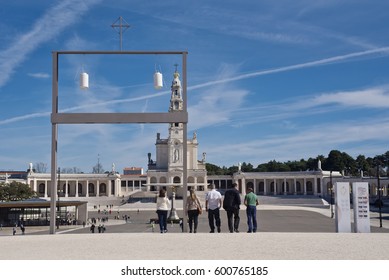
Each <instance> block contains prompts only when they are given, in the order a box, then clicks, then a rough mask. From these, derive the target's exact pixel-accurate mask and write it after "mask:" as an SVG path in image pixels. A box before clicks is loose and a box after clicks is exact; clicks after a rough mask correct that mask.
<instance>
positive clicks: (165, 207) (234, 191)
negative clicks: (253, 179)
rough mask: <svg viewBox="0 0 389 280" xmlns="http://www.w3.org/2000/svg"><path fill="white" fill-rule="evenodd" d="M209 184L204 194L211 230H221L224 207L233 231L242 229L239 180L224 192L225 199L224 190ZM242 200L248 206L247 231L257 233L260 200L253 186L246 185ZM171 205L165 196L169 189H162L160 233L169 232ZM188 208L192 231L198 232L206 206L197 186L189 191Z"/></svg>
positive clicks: (159, 209)
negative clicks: (202, 203) (199, 218)
mask: <svg viewBox="0 0 389 280" xmlns="http://www.w3.org/2000/svg"><path fill="white" fill-rule="evenodd" d="M208 188H209V189H210V191H209V192H207V193H206V195H205V211H206V212H207V213H208V223H209V228H210V233H214V232H215V231H217V232H221V218H220V209H221V208H223V209H224V210H225V211H226V213H227V223H228V230H229V231H230V232H231V233H234V232H239V224H240V216H239V211H240V205H241V204H242V202H241V197H240V193H239V190H238V185H237V184H236V183H234V184H232V186H231V188H229V189H228V190H227V191H226V192H225V194H224V199H223V197H222V195H221V193H220V192H219V191H217V190H216V189H215V185H214V184H211V185H210V186H209V187H208ZM243 203H244V205H245V206H246V215H247V226H248V231H247V232H248V233H254V232H256V231H257V229H258V224H257V216H256V212H257V205H258V204H259V201H258V197H257V195H256V194H255V193H254V192H253V189H252V188H250V187H249V188H248V189H247V194H246V195H245V197H244V202H243ZM169 209H170V201H169V199H168V198H167V196H166V190H164V189H161V190H160V191H159V195H158V197H157V214H158V221H159V227H160V232H161V233H166V232H167V214H168V211H169ZM186 210H187V214H188V225H189V232H190V233H196V232H197V227H198V217H199V215H200V214H202V212H203V209H202V205H201V203H200V200H199V199H198V197H197V195H196V193H195V191H194V190H190V191H189V196H188V197H187V200H186Z"/></svg>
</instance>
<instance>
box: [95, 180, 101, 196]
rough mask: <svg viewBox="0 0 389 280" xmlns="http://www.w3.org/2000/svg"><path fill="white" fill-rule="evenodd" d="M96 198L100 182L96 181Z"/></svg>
mask: <svg viewBox="0 0 389 280" xmlns="http://www.w3.org/2000/svg"><path fill="white" fill-rule="evenodd" d="M96 196H100V181H99V180H97V181H96Z"/></svg>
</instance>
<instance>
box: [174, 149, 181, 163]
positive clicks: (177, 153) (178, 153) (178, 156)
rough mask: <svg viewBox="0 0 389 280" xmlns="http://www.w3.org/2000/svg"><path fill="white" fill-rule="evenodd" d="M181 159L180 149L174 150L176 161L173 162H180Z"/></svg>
mask: <svg viewBox="0 0 389 280" xmlns="http://www.w3.org/2000/svg"><path fill="white" fill-rule="evenodd" d="M179 159H180V151H179V150H178V149H175V150H174V161H173V162H178V160H179Z"/></svg>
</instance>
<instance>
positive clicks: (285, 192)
mask: <svg viewBox="0 0 389 280" xmlns="http://www.w3.org/2000/svg"><path fill="white" fill-rule="evenodd" d="M284 195H287V190H286V178H284Z"/></svg>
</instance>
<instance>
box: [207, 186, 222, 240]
mask: <svg viewBox="0 0 389 280" xmlns="http://www.w3.org/2000/svg"><path fill="white" fill-rule="evenodd" d="M208 188H209V189H211V190H210V191H209V192H207V194H206V195H205V209H206V211H207V212H208V222H209V227H210V228H211V231H210V233H214V232H215V222H216V227H217V232H220V231H221V230H220V225H221V221H220V211H219V209H220V207H221V206H222V195H221V194H220V192H218V191H217V190H216V189H215V185H214V184H211V185H209V186H208Z"/></svg>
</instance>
